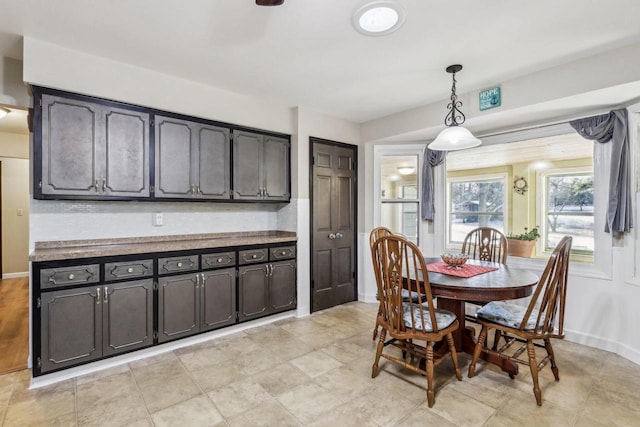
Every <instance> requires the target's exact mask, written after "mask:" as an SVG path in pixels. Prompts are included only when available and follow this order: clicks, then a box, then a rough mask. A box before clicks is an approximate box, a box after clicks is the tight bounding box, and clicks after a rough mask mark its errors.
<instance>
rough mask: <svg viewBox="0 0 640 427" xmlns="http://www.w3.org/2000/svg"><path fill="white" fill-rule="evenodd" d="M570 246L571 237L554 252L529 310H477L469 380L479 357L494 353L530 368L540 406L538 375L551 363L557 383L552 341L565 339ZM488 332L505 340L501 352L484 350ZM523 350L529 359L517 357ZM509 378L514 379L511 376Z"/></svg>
mask: <svg viewBox="0 0 640 427" xmlns="http://www.w3.org/2000/svg"><path fill="white" fill-rule="evenodd" d="M571 242H572V239H571V237H568V236H565V237H563V238H562V240H560V242H559V243H558V245H557V246H556V248H555V249H554V251H553V253H552V254H551V257H550V258H549V261H548V262H547V266H546V268H545V269H544V271H543V273H542V276H541V277H540V280H539V281H538V284H537V286H536V289H535V291H534V293H533V295H532V297H531V302H530V303H529V306H528V307H523V306H520V305H516V304H512V303H507V302H503V301H494V302H490V303H489V304H487V305H485V306H484V307H482V308H481V309H480V310H478V312H477V316H478V321H479V322H480V324H481V325H482V330H481V331H480V334H479V336H478V341H477V344H476V347H475V349H474V352H473V359H472V361H471V365H470V366H469V378H471V377H473V376H474V374H475V370H476V363H477V361H478V358H479V357H480V354H481V353H483V352H487V353H496V354H498V355H499V356H500V357H504V358H507V359H510V360H512V361H514V362H517V363H520V364H524V365H528V366H529V369H530V370H531V377H532V378H533V394H534V395H535V396H536V403H537V404H538V406H541V405H542V392H541V391H540V386H539V384H538V371H539V370H540V369H542V368H543V367H544V366H545V365H546V364H547V363H548V362H550V363H551V371H553V376H554V377H555V379H556V381H559V380H560V376H559V374H558V366H557V365H556V360H555V357H554V354H553V348H552V346H551V338H560V339H561V338H564V309H565V302H566V298H567V275H568V271H569V253H570V251H571ZM491 329H495V330H496V331H499V332H500V334H501V337H502V338H504V340H505V344H504V345H502V346H501V347H500V348H497V349H489V348H487V347H486V342H485V341H486V337H487V333H488V332H489V331H490V330H491ZM540 341H542V343H540ZM515 343H519V344H520V347H519V348H517V349H516V350H515V352H514V351H513V349H512V350H509V349H510V348H511V347H512V346H513V345H514V344H515ZM494 347H495V346H494ZM536 347H542V348H544V349H545V350H546V353H547V355H546V356H545V357H544V358H543V359H542V360H541V361H540V362H538V361H537V360H536V354H535V348H536ZM525 350H526V352H527V356H528V357H527V359H521V358H520V355H521V354H522V353H524V352H525ZM509 376H510V377H511V378H513V374H509Z"/></svg>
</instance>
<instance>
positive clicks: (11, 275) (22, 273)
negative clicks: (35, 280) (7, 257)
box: [2, 271, 29, 279]
mask: <svg viewBox="0 0 640 427" xmlns="http://www.w3.org/2000/svg"><path fill="white" fill-rule="evenodd" d="M16 277H29V272H28V271H19V272H17V273H2V278H3V279H15V278H16Z"/></svg>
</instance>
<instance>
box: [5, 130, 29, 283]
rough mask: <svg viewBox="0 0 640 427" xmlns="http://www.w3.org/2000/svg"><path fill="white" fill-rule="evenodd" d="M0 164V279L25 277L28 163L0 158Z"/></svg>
mask: <svg viewBox="0 0 640 427" xmlns="http://www.w3.org/2000/svg"><path fill="white" fill-rule="evenodd" d="M0 146H2V136H1V135H0ZM1 151H2V150H1V149H0V152H1ZM0 164H1V165H2V201H1V203H2V277H4V278H10V277H17V276H26V275H27V273H28V271H29V244H28V242H29V160H28V159H16V158H9V157H1V154H0Z"/></svg>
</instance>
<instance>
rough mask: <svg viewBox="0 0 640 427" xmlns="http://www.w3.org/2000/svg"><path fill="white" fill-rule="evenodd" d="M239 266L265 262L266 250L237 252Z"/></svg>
mask: <svg viewBox="0 0 640 427" xmlns="http://www.w3.org/2000/svg"><path fill="white" fill-rule="evenodd" d="M238 258H239V259H240V265H244V264H254V263H256V262H267V249H249V250H246V251H240V252H238Z"/></svg>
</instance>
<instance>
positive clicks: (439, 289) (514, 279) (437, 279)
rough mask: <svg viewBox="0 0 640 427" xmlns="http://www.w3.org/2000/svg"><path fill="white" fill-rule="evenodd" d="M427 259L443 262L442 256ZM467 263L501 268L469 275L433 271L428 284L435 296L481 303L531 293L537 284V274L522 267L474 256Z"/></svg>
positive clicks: (430, 261)
mask: <svg viewBox="0 0 640 427" xmlns="http://www.w3.org/2000/svg"><path fill="white" fill-rule="evenodd" d="M425 262H426V264H431V263H434V262H442V259H440V258H426V257H425ZM467 263H469V264H475V265H484V266H490V267H498V269H497V270H494V271H489V272H487V273H482V274H478V275H477V276H473V277H467V278H465V277H456V276H450V275H448V274H442V273H436V272H432V271H430V272H429V283H430V284H431V292H432V294H433V296H434V297H443V298H449V299H457V300H464V301H478V302H488V301H497V300H509V299H517V298H524V297H527V296H529V295H531V294H532V293H533V289H534V287H535V285H536V284H537V283H538V276H536V275H535V274H534V273H532V272H531V271H529V270H524V269H522V268H515V267H509V266H508V265H506V264H499V263H495V262H488V261H477V260H472V259H470V260H468V261H467Z"/></svg>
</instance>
